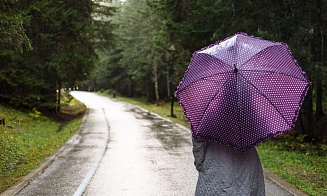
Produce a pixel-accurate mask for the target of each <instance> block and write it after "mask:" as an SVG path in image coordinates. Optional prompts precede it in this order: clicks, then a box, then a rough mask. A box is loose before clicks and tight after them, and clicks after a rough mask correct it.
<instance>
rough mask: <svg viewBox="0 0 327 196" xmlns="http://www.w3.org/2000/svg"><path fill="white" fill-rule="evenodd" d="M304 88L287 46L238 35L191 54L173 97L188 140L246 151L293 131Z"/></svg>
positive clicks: (303, 77)
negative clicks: (185, 121)
mask: <svg viewBox="0 0 327 196" xmlns="http://www.w3.org/2000/svg"><path fill="white" fill-rule="evenodd" d="M309 86H310V81H309V80H308V78H307V76H306V75H305V73H304V72H303V71H302V69H301V68H300V67H299V65H298V63H297V62H296V60H295V59H294V57H293V56H292V54H291V52H290V51H289V50H288V47H287V45H286V44H284V43H278V42H273V41H268V40H264V39H261V38H257V37H253V36H249V35H247V34H245V33H237V34H235V35H233V36H231V37H228V38H226V39H224V40H222V41H219V42H217V43H215V44H213V45H210V46H208V47H206V48H204V49H201V50H199V51H197V52H195V53H194V54H193V57H192V59H191V62H190V64H189V67H188V69H187V70H186V72H185V75H184V78H183V79H182V81H181V82H180V84H179V86H178V87H177V90H176V92H175V96H176V97H177V98H178V100H179V103H180V105H181V107H182V108H183V110H184V113H185V116H186V117H187V119H188V123H189V124H190V126H191V132H192V136H193V137H204V138H208V139H211V140H214V141H216V142H219V143H221V144H224V145H227V146H230V147H232V148H234V149H237V150H239V151H245V150H247V149H249V148H251V147H253V146H255V145H257V144H258V143H259V142H262V141H265V140H268V139H270V138H272V137H275V136H277V135H280V134H282V133H285V132H287V131H290V130H292V129H293V128H294V126H295V122H296V119H297V116H298V114H299V110H300V107H301V105H302V103H303V100H304V97H305V95H306V93H307V90H308V88H309Z"/></svg>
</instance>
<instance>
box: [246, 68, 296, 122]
mask: <svg viewBox="0 0 327 196" xmlns="http://www.w3.org/2000/svg"><path fill="white" fill-rule="evenodd" d="M240 76H241V77H242V78H244V79H245V80H246V81H247V82H248V83H249V84H250V85H251V86H253V87H254V88H255V89H256V90H257V91H258V92H259V93H260V95H261V96H263V97H264V98H265V99H266V100H267V101H268V102H269V103H270V105H271V106H273V107H274V108H275V110H276V111H277V112H278V113H279V114H280V116H281V117H282V118H283V119H284V121H285V122H286V124H287V125H288V126H290V127H292V124H290V123H289V122H288V121H287V120H286V118H285V117H284V115H283V114H282V113H281V112H280V111H279V110H278V108H277V107H276V106H275V105H274V104H273V103H272V102H271V101H270V99H269V98H268V97H267V96H266V95H264V94H263V93H262V92H261V90H260V89H259V88H257V87H256V86H255V85H254V84H253V83H252V82H251V81H250V80H248V79H247V78H246V77H244V76H243V75H242V74H240Z"/></svg>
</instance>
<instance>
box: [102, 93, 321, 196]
mask: <svg viewBox="0 0 327 196" xmlns="http://www.w3.org/2000/svg"><path fill="white" fill-rule="evenodd" d="M102 95H106V96H109V95H108V94H106V93H102ZM115 99H116V100H119V101H123V102H128V103H131V104H134V105H138V106H140V107H142V108H144V109H147V110H149V111H151V112H154V113H157V114H159V115H161V116H163V117H166V118H169V119H170V120H172V121H175V122H177V123H180V124H182V125H186V126H188V125H187V121H186V119H185V117H184V114H183V111H182V109H181V107H179V105H178V103H175V105H174V114H175V115H176V118H171V117H169V115H170V103H163V102H162V103H160V104H159V106H157V105H156V104H149V103H146V102H145V101H144V100H142V99H132V98H126V97H119V96H118V97H117V98H115ZM296 140H297V139H295V138H294V137H293V136H292V133H290V134H286V135H285V134H284V135H282V136H281V137H278V138H277V139H274V140H270V141H267V142H263V143H261V144H259V146H258V147H257V150H258V153H259V156H260V159H261V162H262V165H263V166H264V167H265V168H267V169H269V170H271V171H273V172H274V173H276V174H277V175H279V176H280V177H281V178H283V179H285V180H287V181H288V182H290V183H291V184H292V185H294V186H296V187H297V188H299V189H301V190H302V191H304V192H306V193H308V194H309V195H317V196H318V195H319V196H321V195H327V183H326V182H327V145H324V144H316V145H313V144H307V143H300V142H298V141H296ZM300 140H301V139H300Z"/></svg>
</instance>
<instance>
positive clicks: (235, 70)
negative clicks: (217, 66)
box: [234, 64, 238, 73]
mask: <svg viewBox="0 0 327 196" xmlns="http://www.w3.org/2000/svg"><path fill="white" fill-rule="evenodd" d="M237 71H238V69H237V68H236V64H234V73H237Z"/></svg>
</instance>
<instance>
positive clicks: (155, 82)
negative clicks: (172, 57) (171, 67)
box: [153, 53, 159, 106]
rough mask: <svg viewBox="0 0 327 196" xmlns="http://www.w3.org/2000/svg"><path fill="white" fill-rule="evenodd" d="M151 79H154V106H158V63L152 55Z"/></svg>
mask: <svg viewBox="0 0 327 196" xmlns="http://www.w3.org/2000/svg"><path fill="white" fill-rule="evenodd" d="M153 77H154V78H153V79H154V91H155V94H156V104H157V106H158V105H159V85H158V62H157V58H156V57H155V55H154V53H153Z"/></svg>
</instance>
